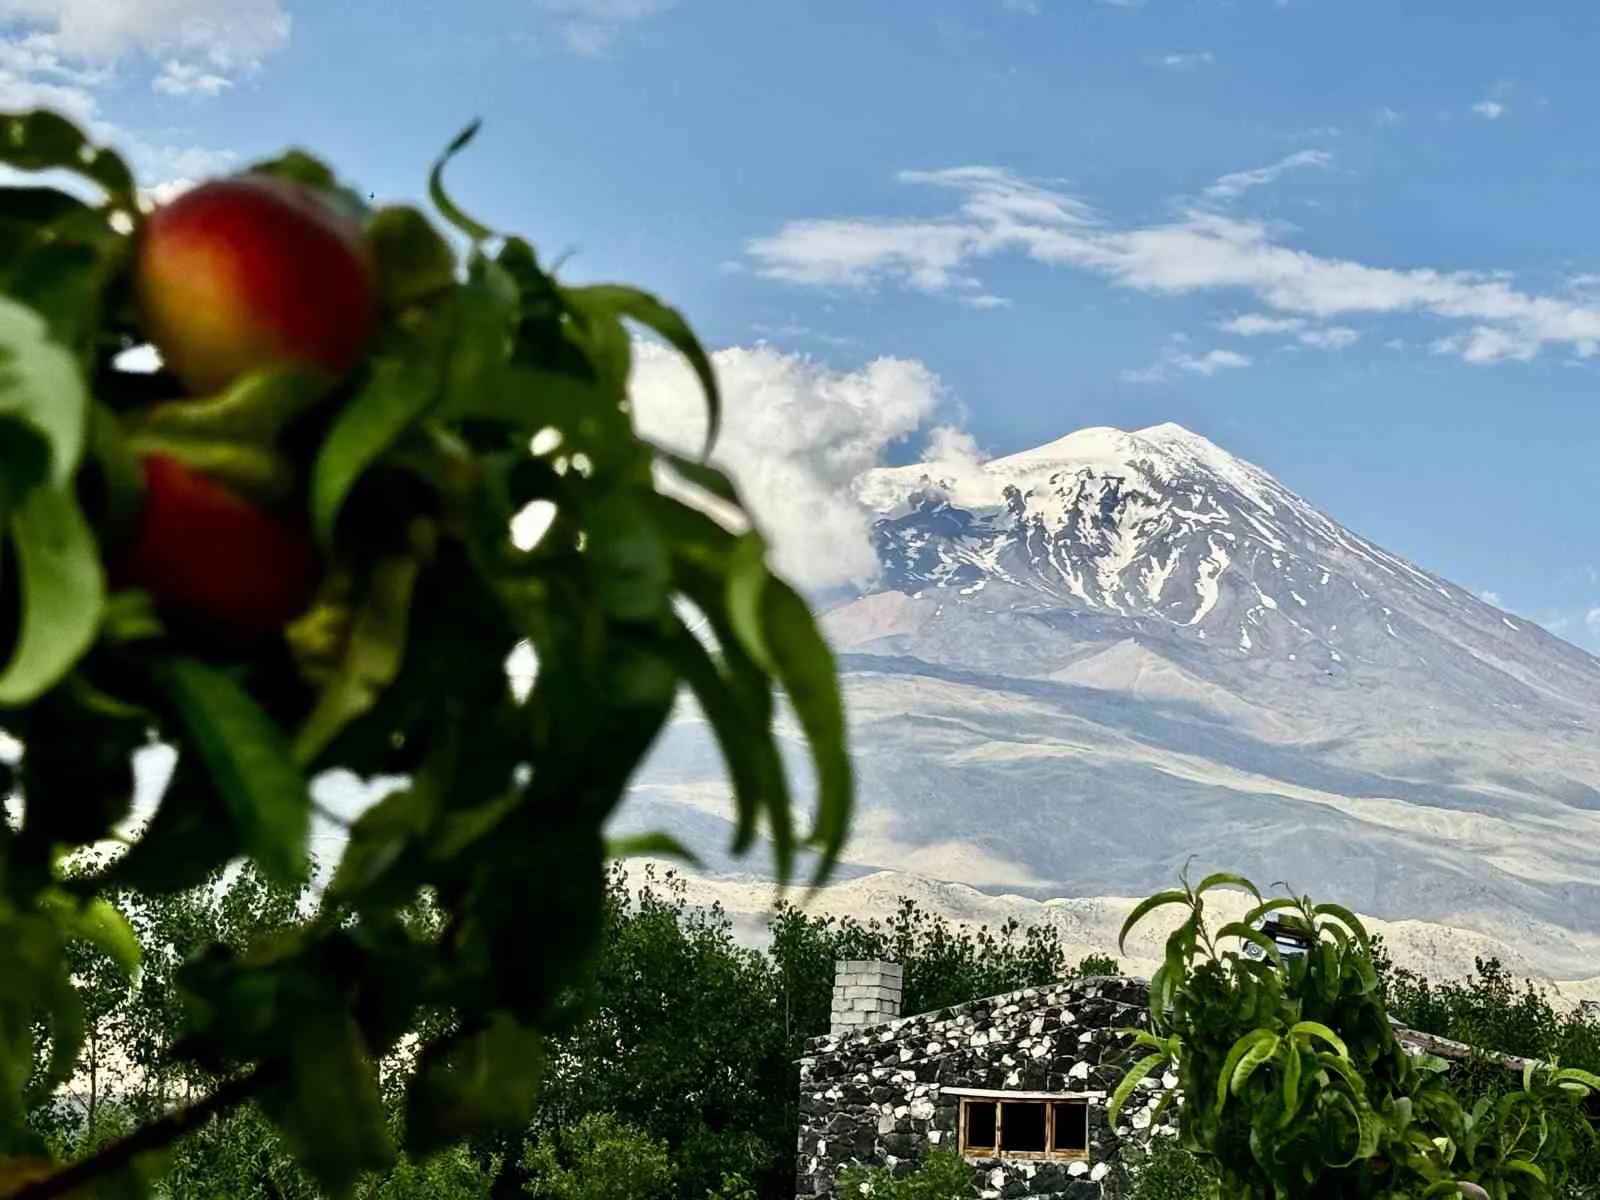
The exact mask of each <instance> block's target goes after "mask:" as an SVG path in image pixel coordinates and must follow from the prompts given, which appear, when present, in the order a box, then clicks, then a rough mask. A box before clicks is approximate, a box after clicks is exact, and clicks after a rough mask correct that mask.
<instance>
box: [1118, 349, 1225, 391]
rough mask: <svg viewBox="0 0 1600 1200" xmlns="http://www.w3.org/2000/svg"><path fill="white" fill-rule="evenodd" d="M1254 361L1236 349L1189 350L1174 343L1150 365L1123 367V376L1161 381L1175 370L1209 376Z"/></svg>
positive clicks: (1166, 378) (1128, 378)
mask: <svg viewBox="0 0 1600 1200" xmlns="http://www.w3.org/2000/svg"><path fill="white" fill-rule="evenodd" d="M1250 363H1251V359H1250V357H1249V355H1246V354H1240V353H1239V352H1238V351H1237V350H1207V351H1206V352H1205V353H1204V354H1189V353H1188V352H1186V351H1183V350H1179V349H1177V348H1175V347H1172V348H1168V349H1167V350H1166V351H1165V352H1163V354H1162V355H1161V358H1160V360H1159V361H1157V362H1155V363H1153V364H1151V365H1150V366H1148V367H1139V368H1136V369H1134V370H1131V371H1124V372H1123V373H1122V378H1123V380H1124V381H1126V382H1128V383H1162V382H1164V381H1165V380H1168V379H1170V378H1172V376H1173V374H1174V373H1175V372H1185V373H1187V374H1190V375H1202V376H1206V377H1210V376H1212V375H1215V374H1217V373H1218V372H1221V371H1238V370H1243V369H1244V368H1245V367H1248V366H1249V365H1250Z"/></svg>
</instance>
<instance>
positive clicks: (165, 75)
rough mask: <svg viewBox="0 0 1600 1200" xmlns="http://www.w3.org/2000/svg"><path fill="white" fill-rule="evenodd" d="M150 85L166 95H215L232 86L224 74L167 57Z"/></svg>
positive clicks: (231, 81) (231, 82)
mask: <svg viewBox="0 0 1600 1200" xmlns="http://www.w3.org/2000/svg"><path fill="white" fill-rule="evenodd" d="M150 86H151V87H152V88H153V89H154V90H156V91H158V92H160V93H162V94H163V95H166V96H215V95H218V94H220V93H221V92H223V91H225V90H227V89H228V88H230V87H232V86H233V80H231V79H229V78H228V77H227V76H226V75H219V74H217V73H216V72H215V71H210V70H207V69H206V68H205V67H201V66H197V65H195V64H194V63H186V62H179V61H178V60H177V59H175V58H173V59H168V60H167V61H166V62H165V63H164V64H162V67H161V74H159V75H157V76H156V77H155V80H154V81H153V82H152V83H151V84H150Z"/></svg>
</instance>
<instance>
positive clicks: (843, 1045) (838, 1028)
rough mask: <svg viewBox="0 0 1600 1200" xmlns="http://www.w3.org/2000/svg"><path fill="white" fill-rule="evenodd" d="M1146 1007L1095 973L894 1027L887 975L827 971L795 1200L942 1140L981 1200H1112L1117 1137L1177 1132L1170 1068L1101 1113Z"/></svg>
mask: <svg viewBox="0 0 1600 1200" xmlns="http://www.w3.org/2000/svg"><path fill="white" fill-rule="evenodd" d="M1149 998H1150V991H1149V985H1148V984H1147V983H1146V982H1145V981H1143V980H1139V979H1128V978H1121V977H1101V978H1090V979H1077V980H1072V981H1069V982H1065V983H1060V984H1056V985H1052V986H1049V987H1039V988H1025V989H1023V990H1022V991H1017V992H1010V993H1007V994H1006V995H1002V996H992V997H990V998H988V999H986V1000H975V1001H972V1002H971V1003H968V1004H960V1005H956V1006H955V1007H953V1008H946V1009H940V1010H939V1011H937V1012H929V1013H921V1014H918V1015H916V1016H904V1017H903V1016H901V1015H900V999H901V971H900V968H899V966H897V965H896V964H894V963H883V962H842V963H839V964H838V967H837V974H836V976H835V982H834V989H833V1011H832V1019H831V1021H830V1029H829V1032H828V1034H827V1036H826V1037H819V1038H814V1039H812V1041H811V1042H810V1043H809V1045H808V1046H807V1053H806V1055H805V1056H804V1057H803V1058H802V1059H801V1060H800V1139H799V1158H798V1163H797V1166H796V1172H795V1192H796V1196H797V1200H843V1198H841V1197H839V1196H838V1193H837V1188H836V1181H837V1179H838V1175H839V1172H840V1170H841V1169H842V1168H844V1167H846V1166H848V1165H849V1164H851V1163H869V1164H879V1165H884V1166H889V1167H895V1168H900V1167H904V1168H905V1169H910V1168H911V1167H914V1166H915V1165H916V1164H917V1163H919V1162H921V1161H922V1159H923V1158H924V1157H925V1156H926V1155H927V1153H928V1150H929V1148H930V1147H933V1146H942V1145H951V1146H955V1147H956V1148H958V1149H959V1150H960V1151H961V1153H962V1155H963V1156H964V1157H965V1158H966V1159H967V1161H968V1162H969V1163H971V1164H972V1165H973V1166H974V1168H976V1170H977V1172H978V1183H979V1187H980V1195H981V1196H983V1197H985V1198H986V1200H1010V1198H1012V1197H1024V1196H1029V1197H1047V1198H1052V1200H1114V1198H1116V1197H1119V1196H1121V1195H1122V1193H1123V1191H1124V1189H1125V1185H1126V1178H1125V1176H1124V1175H1123V1173H1122V1172H1121V1171H1120V1170H1119V1169H1118V1168H1119V1166H1120V1165H1121V1162H1122V1154H1123V1151H1124V1150H1125V1149H1126V1148H1127V1146H1128V1145H1129V1139H1130V1138H1145V1137H1148V1136H1150V1135H1151V1134H1152V1133H1157V1134H1159V1133H1172V1132H1175V1130H1174V1128H1173V1120H1174V1119H1175V1117H1176V1110H1177V1107H1178V1105H1179V1104H1181V1102H1182V1098H1181V1097H1180V1096H1174V1097H1173V1103H1172V1104H1171V1106H1169V1107H1168V1108H1167V1110H1166V1111H1165V1112H1164V1113H1163V1115H1162V1118H1161V1122H1160V1123H1159V1125H1157V1124H1153V1122H1152V1114H1153V1110H1154V1109H1155V1107H1156V1105H1157V1104H1158V1103H1159V1102H1160V1099H1161V1096H1162V1093H1163V1092H1164V1091H1167V1090H1176V1088H1177V1083H1178V1080H1177V1077H1176V1076H1175V1075H1172V1074H1170V1073H1169V1074H1167V1075H1165V1076H1163V1077H1161V1078H1149V1079H1145V1080H1144V1081H1143V1082H1142V1090H1141V1092H1140V1093H1139V1095H1138V1096H1137V1098H1135V1099H1134V1100H1132V1101H1130V1102H1129V1104H1128V1106H1127V1108H1126V1109H1125V1110H1124V1112H1123V1114H1122V1118H1123V1122H1124V1123H1122V1124H1120V1125H1119V1126H1118V1127H1117V1128H1115V1129H1113V1128H1111V1126H1110V1123H1109V1121H1108V1120H1107V1117H1106V1104H1107V1103H1108V1101H1109V1098H1110V1096H1111V1094H1112V1093H1113V1092H1114V1091H1115V1090H1116V1088H1117V1085H1118V1083H1119V1082H1120V1081H1121V1079H1122V1076H1123V1073H1124V1071H1125V1070H1126V1069H1127V1066H1128V1062H1129V1060H1128V1059H1127V1058H1126V1057H1124V1056H1123V1054H1122V1051H1123V1049H1124V1048H1125V1047H1126V1046H1127V1043H1128V1039H1127V1037H1126V1035H1124V1034H1120V1033H1119V1032H1118V1031H1119V1030H1122V1029H1127V1028H1129V1027H1130V1026H1138V1025H1143V1024H1144V1023H1145V1019H1146V1013H1147V1011H1148V1004H1149ZM1395 1036H1396V1038H1397V1039H1398V1040H1399V1041H1400V1042H1401V1044H1402V1045H1404V1046H1406V1047H1408V1048H1409V1049H1410V1050H1411V1051H1412V1052H1413V1053H1427V1054H1433V1055H1438V1056H1440V1057H1442V1058H1446V1059H1454V1060H1457V1061H1464V1060H1466V1059H1469V1058H1474V1057H1476V1058H1479V1059H1487V1060H1488V1061H1492V1062H1498V1063H1500V1064H1501V1065H1503V1066H1505V1067H1506V1068H1507V1069H1509V1070H1512V1071H1514V1072H1517V1073H1518V1074H1520V1073H1521V1071H1522V1068H1523V1066H1524V1060H1523V1059H1521V1058H1517V1057H1515V1056H1512V1055H1506V1054H1500V1053H1496V1052H1493V1051H1475V1050H1474V1049H1473V1048H1472V1047H1470V1046H1466V1045H1463V1044H1462V1043H1460V1042H1452V1041H1448V1040H1446V1039H1444V1038H1439V1037H1434V1036H1431V1035H1429V1034H1424V1033H1419V1032H1417V1031H1415V1030H1411V1029H1406V1028H1405V1027H1403V1026H1400V1025H1398V1024H1396V1026H1395ZM1596 1117H1597V1119H1600V1112H1597V1113H1596Z"/></svg>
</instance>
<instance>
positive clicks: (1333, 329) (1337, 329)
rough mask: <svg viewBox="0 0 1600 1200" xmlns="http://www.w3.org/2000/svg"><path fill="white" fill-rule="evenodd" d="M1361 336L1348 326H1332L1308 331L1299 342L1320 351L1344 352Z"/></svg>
mask: <svg viewBox="0 0 1600 1200" xmlns="http://www.w3.org/2000/svg"><path fill="white" fill-rule="evenodd" d="M1360 337H1361V335H1360V334H1359V333H1357V332H1356V331H1355V330H1354V329H1351V328H1350V326H1348V325H1330V326H1328V327H1327V328H1326V329H1307V330H1306V331H1305V332H1304V333H1302V334H1300V336H1299V340H1300V341H1301V342H1302V343H1303V344H1305V345H1307V346H1315V347H1316V348H1317V349H1318V350H1342V349H1344V348H1345V347H1346V346H1350V345H1353V344H1354V343H1355V342H1356V340H1357V339H1359V338H1360Z"/></svg>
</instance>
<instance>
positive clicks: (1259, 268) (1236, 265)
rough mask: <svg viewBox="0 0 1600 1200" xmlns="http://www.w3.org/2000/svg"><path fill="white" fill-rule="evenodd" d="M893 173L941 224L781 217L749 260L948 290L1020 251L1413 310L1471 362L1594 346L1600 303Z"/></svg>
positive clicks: (1173, 285)
mask: <svg viewBox="0 0 1600 1200" xmlns="http://www.w3.org/2000/svg"><path fill="white" fill-rule="evenodd" d="M1291 157H1293V156H1291ZM1286 161H1287V160H1286ZM1277 165H1278V166H1280V167H1281V166H1282V165H1283V164H1281V163H1280V164H1277ZM1273 169H1274V168H1261V169H1260V170H1266V171H1271V170H1273ZM1240 174H1241V175H1250V176H1256V175H1258V174H1259V172H1241V173H1240ZM901 178H902V179H903V180H906V181H908V182H934V183H938V184H941V185H943V186H946V187H950V188H953V189H955V190H957V191H958V192H960V193H961V194H962V201H961V203H960V204H959V205H958V206H957V208H956V210H955V211H954V212H952V213H951V214H950V215H948V216H946V217H943V218H932V219H929V218H916V219H909V220H897V219H889V218H871V219H865V220H860V219H827V220H804V221H794V222H790V223H788V224H786V225H784V226H782V227H781V228H780V229H779V230H778V231H777V232H776V233H774V234H771V235H769V236H766V237H762V238H757V239H754V240H753V241H751V242H750V243H749V244H748V246H747V251H748V253H749V255H750V256H751V258H752V259H753V260H754V263H755V266H756V268H757V269H758V270H759V271H760V272H761V273H762V274H764V275H766V276H767V277H769V278H773V279H779V280H786V281H789V282H794V283H803V284H812V285H826V286H834V287H850V288H872V287H877V286H881V285H885V284H888V285H899V286H903V287H909V288H912V289H914V290H918V291H923V292H928V293H933V294H949V295H954V296H960V295H971V294H982V293H983V292H984V288H983V284H982V282H981V280H980V279H979V278H978V276H977V274H976V271H977V270H978V268H979V267H980V265H981V264H982V263H983V262H985V261H987V260H989V259H992V258H996V257H999V256H1001V255H1004V254H1020V255H1022V256H1024V257H1026V258H1029V259H1031V260H1032V261H1034V262H1036V263H1039V264H1041V265H1044V266H1048V267H1056V268H1069V269H1074V270H1080V271H1085V272H1089V273H1091V274H1094V275H1098V276H1100V277H1102V278H1104V279H1106V280H1108V281H1110V282H1111V283H1113V284H1115V285H1117V286H1121V287H1126V288H1134V289H1137V290H1140V291H1144V292H1149V293H1153V294H1158V295H1187V294H1196V293H1205V292H1234V293H1243V294H1245V295H1247V296H1250V297H1252V298H1253V299H1254V301H1255V302H1256V303H1257V304H1260V305H1261V306H1262V307H1264V308H1265V309H1267V310H1269V315H1272V316H1278V317H1300V318H1306V319H1308V320H1317V321H1328V320H1332V319H1335V318H1339V317H1347V318H1348V317H1352V316H1357V315H1368V316H1374V317H1378V316H1386V315H1396V314H1408V313H1409V314H1425V315H1427V316H1431V317H1434V318H1437V319H1438V320H1439V321H1441V322H1446V323H1454V324H1456V325H1457V326H1458V329H1457V331H1455V332H1454V333H1450V332H1447V333H1446V334H1445V336H1444V339H1443V341H1442V342H1441V343H1440V345H1441V346H1442V348H1443V349H1444V352H1448V353H1453V354H1456V355H1459V356H1460V357H1461V358H1462V359H1464V360H1465V361H1467V362H1470V363H1492V362H1499V361H1504V360H1521V361H1526V360H1528V359H1531V358H1533V357H1535V356H1537V355H1538V354H1539V353H1540V352H1541V351H1542V350H1544V349H1545V348H1547V347H1561V348H1564V349H1567V350H1570V351H1571V352H1572V353H1573V354H1575V355H1576V356H1578V357H1579V358H1590V357H1593V356H1594V355H1595V354H1596V353H1597V351H1600V305H1596V304H1592V303H1585V302H1584V301H1583V300H1582V299H1579V298H1573V297H1569V296H1567V295H1564V294H1562V295H1550V294H1538V293H1532V292H1528V291H1524V290H1521V289H1519V288H1517V287H1516V286H1515V285H1514V281H1513V280H1512V279H1511V278H1510V277H1509V276H1507V275H1504V274H1490V273H1485V272H1481V271H1447V270H1440V269H1437V268H1433V267H1414V268H1409V269H1399V268H1391V267H1382V266H1371V265H1368V264H1366V263H1361V262H1356V261H1352V260H1349V259H1341V258H1333V257H1328V256H1324V255H1319V254H1315V253H1313V252H1311V251H1308V250H1302V249H1299V248H1296V247H1294V246H1292V245H1288V244H1286V242H1285V240H1284V239H1285V238H1286V237H1287V235H1286V234H1285V233H1284V232H1283V231H1282V230H1281V229H1278V228H1276V227H1270V226H1268V225H1267V224H1266V223H1264V222H1261V221H1257V220H1251V219H1246V218H1243V217H1237V216H1233V215H1231V214H1228V213H1221V212H1215V211H1204V210H1200V209H1196V208H1190V209H1188V210H1185V211H1182V212H1180V214H1179V215H1178V216H1177V217H1175V218H1173V219H1171V220H1168V221H1165V222H1160V223H1154V224H1148V225H1142V226H1141V225H1136V226H1131V227H1124V228H1117V227H1115V226H1113V225H1111V224H1109V223H1107V222H1105V221H1103V220H1101V219H1099V218H1098V217H1097V215H1096V214H1095V212H1094V211H1093V210H1092V209H1090V208H1089V207H1088V206H1087V205H1086V204H1085V203H1084V202H1083V201H1082V200H1080V199H1078V198H1077V197H1074V196H1070V195H1067V194H1065V193H1062V192H1059V191H1054V190H1051V189H1050V188H1047V187H1045V186H1043V185H1042V184H1040V183H1036V182H1033V181H1029V180H1025V179H1021V178H1018V177H1016V176H1014V175H1012V174H1010V173H1009V172H1007V171H1004V170H1001V169H999V168H995V167H963V168H955V169H952V170H946V171H938V172H912V173H905V174H902V175H901ZM1220 182H1221V181H1219V183H1220ZM1234 186H1238V185H1237V184H1236V185H1234ZM1249 186H1253V183H1252V184H1251V185H1249Z"/></svg>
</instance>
